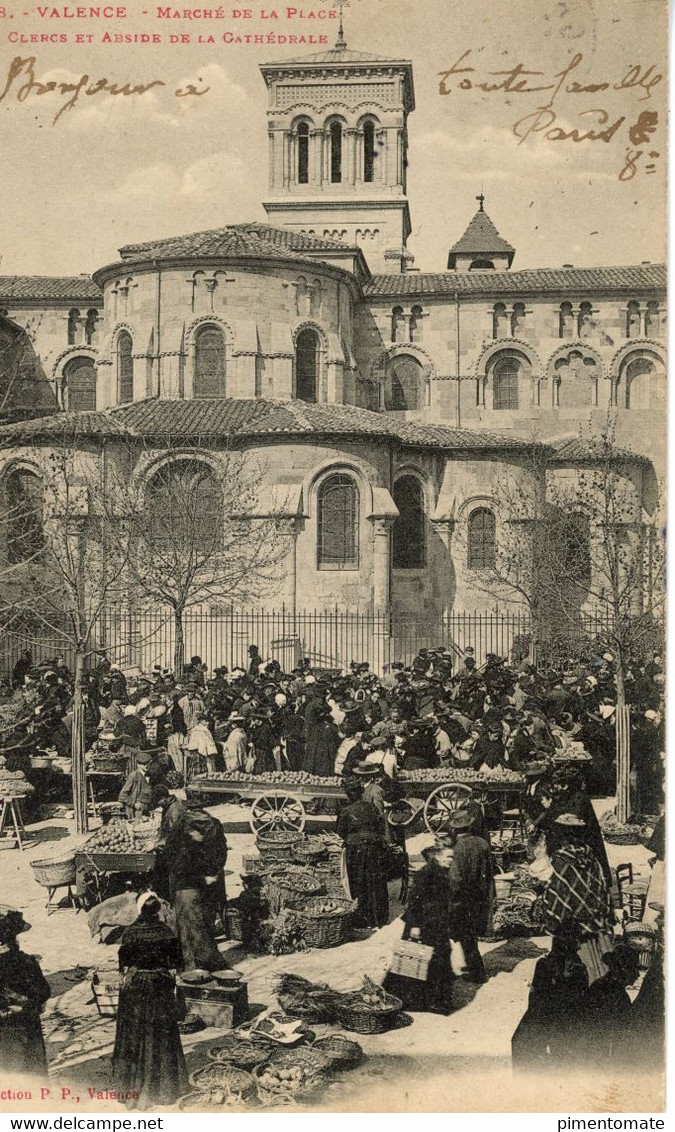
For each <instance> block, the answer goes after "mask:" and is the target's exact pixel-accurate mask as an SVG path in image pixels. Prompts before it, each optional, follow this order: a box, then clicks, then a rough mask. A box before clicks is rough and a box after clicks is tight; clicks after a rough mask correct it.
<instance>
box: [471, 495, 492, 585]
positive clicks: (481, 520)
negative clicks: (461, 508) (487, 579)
mask: <svg viewBox="0 0 675 1132" xmlns="http://www.w3.org/2000/svg"><path fill="white" fill-rule="evenodd" d="M467 543H468V555H467V565H468V567H469V570H486V569H488V568H489V567H491V566H494V564H495V560H496V556H497V540H496V524H495V517H494V514H493V513H492V511H491V510H490V508H489V507H477V508H476V510H475V511H472V512H471V514H470V515H469V531H468V539H467Z"/></svg>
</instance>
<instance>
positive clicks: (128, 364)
mask: <svg viewBox="0 0 675 1132" xmlns="http://www.w3.org/2000/svg"><path fill="white" fill-rule="evenodd" d="M133 349H134V344H133V342H132V340H131V335H130V334H129V333H128V332H127V331H126V330H122V331H121V332H120V334H118V336H117V400H118V401H119V403H120V405H124V404H126V403H127V402H128V401H133V399H134V356H133Z"/></svg>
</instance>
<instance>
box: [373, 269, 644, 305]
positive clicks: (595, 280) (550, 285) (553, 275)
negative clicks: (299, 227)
mask: <svg viewBox="0 0 675 1132" xmlns="http://www.w3.org/2000/svg"><path fill="white" fill-rule="evenodd" d="M665 287H666V268H665V266H664V265H663V264H658V263H650V264H640V265H638V266H635V267H630V266H627V267H624V266H621V267H548V268H547V267H544V268H532V269H528V270H526V271H446V272H443V273H438V274H433V275H431V274H422V273H419V274H418V273H417V272H404V273H403V274H402V275H373V276H372V278H371V279H369V280H367V282H365V283H364V287H363V291H364V296H365V298H366V299H373V298H379V297H382V298H387V297H388V296H392V297H393V296H400V295H429V296H432V295H438V296H439V297H440V296H445V295H453V294H455V292H457V294H459V295H486V296H488V297H489V296H491V295H509V294H536V293H538V292H541V293H546V292H559V291H571V292H574V293H576V294H579V293H586V292H593V291H595V292H597V291H603V290H607V291H660V290H663V289H665Z"/></svg>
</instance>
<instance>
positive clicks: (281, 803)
mask: <svg viewBox="0 0 675 1132" xmlns="http://www.w3.org/2000/svg"><path fill="white" fill-rule="evenodd" d="M305 821H306V814H305V807H304V806H303V804H302V801H301V800H300V798H295V797H294V796H293V795H292V794H259V795H258V797H257V798H254V799H253V801H252V802H251V814H250V817H249V825H250V827H251V831H252V832H253V833H272V832H278V831H279V830H286V831H288V832H290V833H302V831H303V829H304V828H305Z"/></svg>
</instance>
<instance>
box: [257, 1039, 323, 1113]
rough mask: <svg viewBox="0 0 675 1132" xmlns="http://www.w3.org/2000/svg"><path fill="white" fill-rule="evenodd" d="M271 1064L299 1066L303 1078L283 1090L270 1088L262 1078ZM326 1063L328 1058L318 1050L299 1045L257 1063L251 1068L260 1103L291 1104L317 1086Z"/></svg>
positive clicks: (268, 1104)
mask: <svg viewBox="0 0 675 1132" xmlns="http://www.w3.org/2000/svg"><path fill="white" fill-rule="evenodd" d="M272 1065H274V1066H276V1067H280V1068H282V1069H293V1068H295V1067H296V1066H300V1067H302V1069H303V1071H304V1076H303V1079H302V1080H301V1081H298V1082H297V1083H294V1084H289V1086H288V1087H287V1089H284V1090H283V1091H282V1090H278V1091H277V1090H276V1089H272V1088H270V1087H269V1086H268V1085H267V1084H266V1083H265V1081H264V1080H263V1078H264V1077H265V1076H266V1074H267V1073H268V1072H269V1069H270V1067H271V1066H272ZM328 1065H329V1059H328V1058H327V1057H325V1056H324V1054H323V1053H322V1052H321V1051H320V1050H316V1049H314V1047H313V1046H312V1047H311V1048H308V1047H307V1046H301V1047H300V1048H299V1049H294V1050H283V1051H281V1052H279V1053H278V1054H276V1055H274V1056H273V1057H272V1058H270V1061H269V1062H268V1063H267V1064H266V1065H259V1066H257V1068H256V1069H254V1070H253V1076H254V1077H255V1080H256V1084H257V1086H258V1096H259V1098H260V1101H261V1103H262V1104H264V1105H265V1106H266V1107H272V1106H276V1105H284V1104H293V1102H294V1101H296V1100H297V1099H298V1097H301V1096H304V1095H306V1094H307V1093H311V1092H313V1090H314V1089H316V1088H317V1086H318V1085H319V1084H320V1082H321V1079H322V1076H321V1075H322V1073H324V1072H325V1070H326V1069H327V1068H328Z"/></svg>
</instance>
